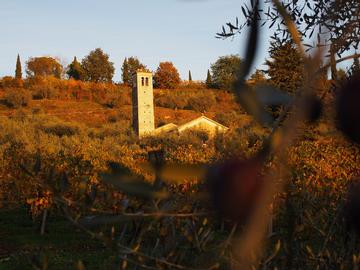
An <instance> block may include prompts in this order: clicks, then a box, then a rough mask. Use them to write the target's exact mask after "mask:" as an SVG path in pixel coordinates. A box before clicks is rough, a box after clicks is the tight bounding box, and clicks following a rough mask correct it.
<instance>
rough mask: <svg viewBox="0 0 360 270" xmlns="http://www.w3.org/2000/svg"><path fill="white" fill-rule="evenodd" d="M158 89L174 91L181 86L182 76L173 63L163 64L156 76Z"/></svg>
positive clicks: (155, 80) (160, 65)
mask: <svg viewBox="0 0 360 270" xmlns="http://www.w3.org/2000/svg"><path fill="white" fill-rule="evenodd" d="M154 82H155V87H156V88H162V89H174V88H176V87H177V86H178V85H179V84H180V75H179V72H178V71H177V69H176V68H175V67H174V65H173V63H171V62H161V63H160V64H159V67H158V68H157V70H156V72H155V75H154Z"/></svg>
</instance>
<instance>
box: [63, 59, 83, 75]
mask: <svg viewBox="0 0 360 270" xmlns="http://www.w3.org/2000/svg"><path fill="white" fill-rule="evenodd" d="M66 74H67V75H68V76H69V78H73V79H75V80H82V79H83V77H84V70H83V68H82V66H81V64H80V63H79V62H78V60H77V59H76V56H75V57H74V60H73V61H72V63H71V64H70V65H69V68H68V71H67V72H66Z"/></svg>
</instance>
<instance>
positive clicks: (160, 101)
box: [155, 94, 187, 109]
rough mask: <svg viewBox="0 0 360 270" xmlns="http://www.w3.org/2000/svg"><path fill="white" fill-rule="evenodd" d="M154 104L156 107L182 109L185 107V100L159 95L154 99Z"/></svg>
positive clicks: (173, 96) (182, 97) (178, 97)
mask: <svg viewBox="0 0 360 270" xmlns="http://www.w3.org/2000/svg"><path fill="white" fill-rule="evenodd" d="M155 104H156V106H159V107H164V108H170V109H184V108H185V107H186V105H187V100H186V98H185V97H184V96H181V95H178V96H175V95H171V94H170V95H161V96H159V97H156V98H155Z"/></svg>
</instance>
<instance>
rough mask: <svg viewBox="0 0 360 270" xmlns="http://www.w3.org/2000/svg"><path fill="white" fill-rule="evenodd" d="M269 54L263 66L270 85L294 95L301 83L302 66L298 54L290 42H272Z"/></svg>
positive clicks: (301, 60)
mask: <svg viewBox="0 0 360 270" xmlns="http://www.w3.org/2000/svg"><path fill="white" fill-rule="evenodd" d="M269 53H270V59H268V60H266V63H265V64H266V65H267V66H268V70H267V71H266V73H267V74H268V75H269V77H270V80H269V81H270V83H271V84H273V85H274V86H276V87H278V88H280V89H282V90H285V91H287V92H290V93H294V92H295V91H296V89H298V88H299V87H300V86H301V84H302V82H303V74H304V64H303V59H302V57H301V55H300V53H299V52H298V50H297V49H296V48H295V46H294V45H293V43H291V42H286V43H284V44H279V43H278V42H272V43H271V46H270V51H269Z"/></svg>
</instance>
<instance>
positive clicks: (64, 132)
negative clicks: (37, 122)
mask: <svg viewBox="0 0 360 270" xmlns="http://www.w3.org/2000/svg"><path fill="white" fill-rule="evenodd" d="M43 131H44V132H45V133H47V134H51V135H56V136H58V137H63V136H74V135H76V134H79V133H80V128H79V127H77V126H72V125H68V124H65V123H58V124H55V125H51V126H47V127H43Z"/></svg>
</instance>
